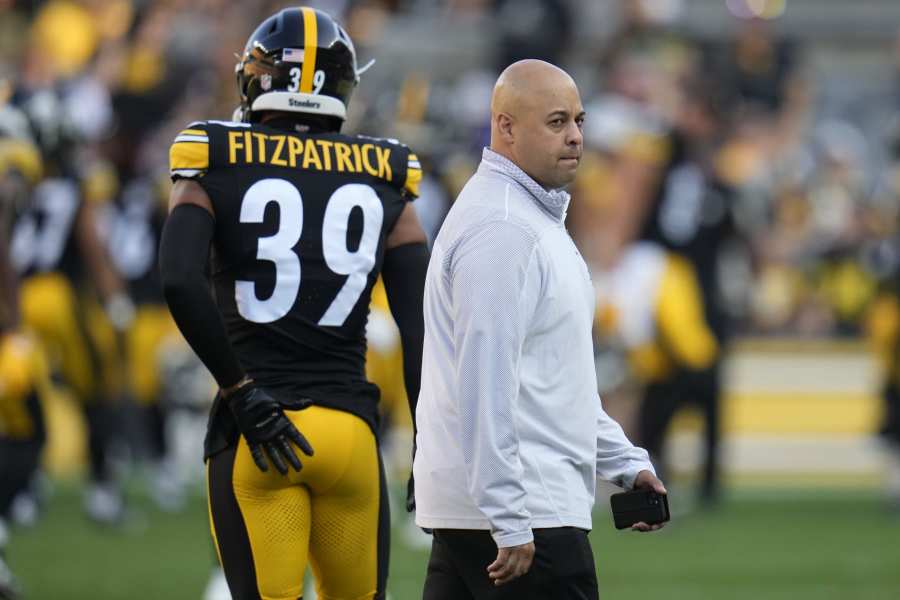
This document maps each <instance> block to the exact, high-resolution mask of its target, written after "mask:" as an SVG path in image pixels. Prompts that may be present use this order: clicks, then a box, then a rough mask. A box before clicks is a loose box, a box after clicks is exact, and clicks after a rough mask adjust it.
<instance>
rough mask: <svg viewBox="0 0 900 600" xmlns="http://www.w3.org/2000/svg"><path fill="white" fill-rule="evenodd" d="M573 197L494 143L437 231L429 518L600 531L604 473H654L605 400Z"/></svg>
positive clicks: (512, 537) (426, 472)
mask: <svg viewBox="0 0 900 600" xmlns="http://www.w3.org/2000/svg"><path fill="white" fill-rule="evenodd" d="M568 203H569V196H568V194H566V193H565V192H563V191H552V192H548V191H546V190H544V189H543V188H542V187H541V186H540V185H539V184H537V183H536V182H535V181H534V180H532V179H531V178H530V177H528V175H526V174H525V173H524V172H523V171H522V170H521V169H519V168H518V167H517V166H516V165H515V164H513V163H512V162H511V161H509V160H507V159H506V158H504V157H502V156H500V155H499V154H497V153H495V152H493V151H491V150H490V149H485V150H484V155H483V157H482V162H481V164H480V165H479V167H478V171H477V172H476V173H475V175H474V176H473V177H472V178H471V179H470V180H469V182H468V183H467V184H466V186H465V188H464V189H463V190H462V192H461V193H460V195H459V198H458V199H457V200H456V202H455V203H454V204H453V206H452V208H451V209H450V212H449V214H448V216H447V219H446V220H445V222H444V224H443V226H442V228H441V230H440V232H439V234H438V236H437V239H436V240H435V243H434V248H433V251H432V254H431V261H430V263H429V266H428V275H427V278H426V283H425V346H424V355H423V363H422V388H421V392H420V394H419V402H418V408H417V410H416V424H417V426H418V435H417V437H416V441H417V447H418V450H417V453H416V458H415V464H414V473H415V478H416V523H417V524H418V525H420V526H422V527H429V528H445V529H489V530H490V531H491V534H492V535H493V537H494V540H495V542H496V543H497V546H498V547H506V546H515V545H520V544H524V543H527V542H529V541H531V540H532V539H533V537H532V533H531V529H532V528H540V527H565V526H574V527H580V528H583V529H590V528H591V508H592V507H593V504H594V489H595V485H596V477H597V476H598V475H599V476H600V477H601V478H602V479H606V480H609V481H614V482H616V483H618V484H619V485H622V486H624V487H626V488H630V487H631V486H632V485H633V482H634V479H635V477H636V476H637V474H638V472H640V471H641V470H644V469H647V470H650V471H652V470H653V467H652V466H651V464H650V461H649V458H648V456H647V453H646V452H645V451H644V450H643V449H641V448H636V447H635V446H633V445H632V444H631V442H629V441H628V439H627V438H626V437H625V434H624V433H623V432H622V428H621V427H620V426H619V425H618V423H616V422H615V421H613V420H612V419H611V418H610V417H609V416H608V415H607V414H606V413H605V412H604V410H603V408H602V406H601V403H600V397H599V395H598V393H597V379H596V375H595V371H594V354H593V347H592V340H591V324H592V321H593V316H594V289H593V286H592V284H591V280H590V276H589V275H588V270H587V267H586V265H585V263H584V260H583V259H582V258H581V255H580V254H579V253H578V250H577V249H576V248H575V245H574V243H573V242H572V239H571V237H569V234H568V232H567V231H566V228H565V225H564V223H563V222H564V220H565V214H566V209H567V207H568Z"/></svg>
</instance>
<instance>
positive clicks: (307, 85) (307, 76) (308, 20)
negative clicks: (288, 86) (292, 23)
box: [300, 6, 319, 94]
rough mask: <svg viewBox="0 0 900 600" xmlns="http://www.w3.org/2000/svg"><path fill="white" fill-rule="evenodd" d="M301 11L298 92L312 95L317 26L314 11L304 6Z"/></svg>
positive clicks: (317, 34)
mask: <svg viewBox="0 0 900 600" xmlns="http://www.w3.org/2000/svg"><path fill="white" fill-rule="evenodd" d="M300 10H302V11H303V72H302V73H301V74H300V91H301V92H303V93H304V94H310V93H312V86H313V75H314V74H315V72H316V50H317V48H318V45H319V25H318V22H317V20H316V11H314V10H313V9H311V8H309V7H306V6H304V7H303V8H302V9H300Z"/></svg>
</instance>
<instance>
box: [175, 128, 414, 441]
mask: <svg viewBox="0 0 900 600" xmlns="http://www.w3.org/2000/svg"><path fill="white" fill-rule="evenodd" d="M170 167H171V174H172V177H173V179H176V180H177V179H179V178H190V179H193V180H195V181H197V183H199V184H200V185H201V186H202V187H203V188H204V189H205V190H206V192H207V194H208V195H209V197H210V199H211V201H212V205H213V209H214V212H215V219H216V229H215V237H214V240H213V248H212V258H211V264H210V272H211V277H212V281H213V285H214V292H215V297H216V302H217V304H218V307H219V310H220V311H221V313H222V316H223V318H224V321H225V324H226V328H227V331H228V336H229V339H230V341H231V344H232V346H233V347H234V350H235V352H236V353H237V356H238V359H239V360H240V362H241V365H242V366H243V367H244V369H245V370H246V371H247V373H248V374H249V375H250V376H251V377H252V378H253V379H254V380H256V381H257V382H259V383H260V384H261V385H263V386H266V387H267V388H269V389H271V390H272V391H273V392H275V394H276V396H277V397H278V398H279V400H280V401H281V402H282V403H283V404H284V405H285V406H288V407H289V406H291V405H292V404H295V403H302V402H304V401H305V400H311V401H312V402H313V403H315V404H319V405H322V406H328V407H331V408H338V409H341V410H346V411H349V412H351V413H354V414H357V415H359V416H361V417H362V418H364V419H365V420H366V421H367V422H369V424H370V425H372V426H373V428H374V427H375V420H376V414H377V403H378V390H377V388H376V387H375V386H374V385H373V384H371V383H369V382H368V381H367V379H366V375H365V354H366V338H365V327H366V321H367V319H368V310H369V308H368V307H369V300H370V295H371V291H372V286H373V285H374V284H375V281H376V279H377V277H378V274H379V272H380V270H381V266H382V261H383V258H384V250H385V239H386V237H387V235H388V233H389V232H390V231H391V229H392V228H393V227H394V224H395V223H396V221H397V219H398V217H399V216H400V213H401V211H402V210H403V208H404V205H405V204H406V202H408V201H409V200H411V199H412V198H414V197H415V195H416V194H417V192H418V184H419V181H420V179H421V168H420V166H419V162H418V159H417V158H416V156H415V155H414V154H412V153H411V152H410V150H409V149H408V148H407V147H406V146H403V145H402V144H399V143H397V142H394V141H388V140H383V139H376V138H368V137H362V136H348V135H342V134H337V133H317V134H309V133H304V134H301V133H291V132H287V131H284V130H280V129H274V128H271V127H266V126H263V125H256V124H254V125H250V124H246V123H233V122H222V121H205V122H198V123H193V124H191V125H190V126H189V127H188V128H187V129H185V130H184V131H182V132H181V133H180V134H179V135H178V137H177V138H176V139H175V143H174V144H173V145H172V148H171V151H170Z"/></svg>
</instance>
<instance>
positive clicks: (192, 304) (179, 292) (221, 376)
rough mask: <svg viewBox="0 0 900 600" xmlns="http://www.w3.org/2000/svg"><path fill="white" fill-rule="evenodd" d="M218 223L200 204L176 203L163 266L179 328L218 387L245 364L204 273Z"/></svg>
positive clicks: (162, 247)
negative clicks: (236, 350) (230, 337)
mask: <svg viewBox="0 0 900 600" xmlns="http://www.w3.org/2000/svg"><path fill="white" fill-rule="evenodd" d="M215 225H216V223H215V219H213V216H212V215H211V214H210V213H209V211H207V210H206V209H204V208H202V207H200V206H196V205H194V204H181V205H179V206H176V207H175V210H173V211H172V213H171V214H170V215H169V218H168V219H166V224H165V227H164V228H163V232H162V239H161V240H160V244H159V270H160V275H161V276H162V288H163V295H164V296H165V298H166V303H167V304H168V305H169V311H170V312H171V313H172V317H173V318H174V319H175V323H176V324H177V325H178V329H180V330H181V333H182V335H184V339H186V340H187V342H188V344H190V346H191V348H193V349H194V352H195V353H196V354H197V356H198V357H199V358H200V360H201V361H203V364H204V365H206V368H207V369H209V371H210V373H212V375H213V377H215V379H216V382H217V383H218V384H219V387H221V388H227V387H231V386H233V385H235V384H237V383H238V382H239V381H240V380H241V379H242V378H243V377H244V370H243V369H242V368H241V365H240V363H239V362H238V360H237V357H236V356H235V354H234V350H233V349H232V348H231V343H230V342H229V341H228V334H227V333H226V330H225V323H224V322H223V321H222V316H221V314H220V313H219V309H218V307H217V306H216V302H215V300H213V297H212V293H211V291H210V286H209V281H208V280H207V278H206V272H205V269H206V264H207V261H208V260H209V247H210V244H211V243H212V239H213V234H214V233H215Z"/></svg>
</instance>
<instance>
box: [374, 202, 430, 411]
mask: <svg viewBox="0 0 900 600" xmlns="http://www.w3.org/2000/svg"><path fill="white" fill-rule="evenodd" d="M385 246H386V250H385V253H384V265H383V267H382V270H381V274H382V277H383V279H384V289H385V292H386V293H387V298H388V304H389V305H390V307H391V315H393V317H394V320H395V321H396V322H397V328H398V329H399V330H400V341H401V344H402V345H403V381H404V384H405V386H406V395H407V397H408V399H409V410H410V413H411V414H412V417H413V423H415V418H416V402H417V401H418V398H419V387H420V381H421V377H422V342H423V339H424V337H425V319H424V317H423V314H422V302H423V300H424V295H425V272H426V271H427V270H428V245H427V241H426V238H425V231H424V230H423V229H422V226H421V225H420V224H419V218H418V217H417V216H416V211H415V209H413V206H412V204H407V205H406V206H405V207H404V208H403V212H402V213H400V217H399V218H398V219H397V223H396V224H395V225H394V228H393V229H392V230H391V232H390V234H388V238H387V241H386V243H385Z"/></svg>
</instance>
